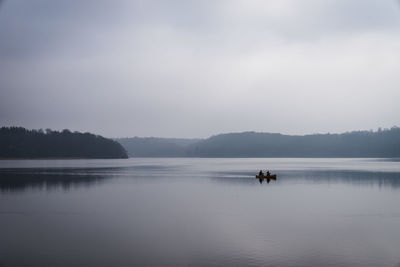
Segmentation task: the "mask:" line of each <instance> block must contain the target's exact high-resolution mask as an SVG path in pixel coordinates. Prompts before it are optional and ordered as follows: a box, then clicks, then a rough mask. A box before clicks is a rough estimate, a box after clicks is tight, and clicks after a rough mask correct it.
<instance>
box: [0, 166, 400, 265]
mask: <svg viewBox="0 0 400 267" xmlns="http://www.w3.org/2000/svg"><path fill="white" fill-rule="evenodd" d="M261 168H263V169H266V168H268V169H270V170H272V172H273V173H277V174H278V179H277V181H271V182H270V183H265V182H264V183H262V184H260V182H259V181H258V180H256V179H255V178H253V177H254V175H255V174H256V172H257V171H258V170H259V169H261ZM0 266H1V267H6V266H52V267H57V266H113V267H114V266H374V267H375V266H392V267H398V266H400V162H399V161H398V160H384V159H136V158H135V159H127V160H22V161H12V160H9V161H4V160H3V161H0Z"/></svg>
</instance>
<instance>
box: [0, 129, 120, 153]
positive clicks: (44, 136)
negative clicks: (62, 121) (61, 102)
mask: <svg viewBox="0 0 400 267" xmlns="http://www.w3.org/2000/svg"><path fill="white" fill-rule="evenodd" d="M0 158H127V154H126V151H125V149H124V148H123V147H122V146H121V145H120V144H119V143H118V142H115V141H113V140H110V139H107V138H104V137H102V136H99V135H94V134H91V133H79V132H71V131H69V130H63V131H61V132H58V131H52V130H50V129H47V130H46V131H43V130H28V129H25V128H22V127H2V128H0Z"/></svg>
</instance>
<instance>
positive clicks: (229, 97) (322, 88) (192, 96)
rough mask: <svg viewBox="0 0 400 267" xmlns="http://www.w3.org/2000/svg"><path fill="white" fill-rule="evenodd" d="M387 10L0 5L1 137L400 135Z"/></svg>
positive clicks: (374, 6)
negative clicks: (22, 132)
mask: <svg viewBox="0 0 400 267" xmlns="http://www.w3.org/2000/svg"><path fill="white" fill-rule="evenodd" d="M399 102H400V8H399V2H398V1H395V0H357V1H355V0H324V1H321V0H303V1H299V0H292V1H290V0H287V1H286V0H276V1H272V0H271V1H267V0H260V1H252V0H243V1H235V0H226V1H214V0H210V1H187V0H182V1H171V0H169V1H149V0H143V1H131V0H126V1H111V0H110V1H109V0H107V1H105V0H90V1H78V0H77V1H54V0H43V1H42V0H35V1H30V0H26V1H19V0H6V1H4V2H3V3H2V4H1V6H0V126H11V125H16V126H23V127H27V128H52V129H55V130H60V129H64V128H68V129H71V130H73V131H75V130H77V131H90V132H94V133H97V134H101V135H104V136H106V137H131V136H161V137H208V136H210V135H213V134H217V133H222V132H240V131H260V132H281V133H286V134H306V133H317V132H318V133H326V132H331V133H333V132H344V131H350V130H359V129H364V130H369V129H377V128H378V127H383V128H386V127H391V126H394V125H398V126H400V103H399Z"/></svg>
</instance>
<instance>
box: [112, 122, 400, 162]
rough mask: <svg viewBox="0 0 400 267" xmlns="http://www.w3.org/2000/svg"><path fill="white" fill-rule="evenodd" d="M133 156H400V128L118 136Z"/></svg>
mask: <svg viewBox="0 0 400 267" xmlns="http://www.w3.org/2000/svg"><path fill="white" fill-rule="evenodd" d="M116 140H117V141H118V142H120V143H121V144H122V145H123V146H124V147H125V149H126V150H127V151H128V154H129V155H130V156H132V157H367V158H368V157H377V158H379V157H386V158H393V157H400V128H398V127H392V128H391V129H385V130H378V131H375V132H374V131H353V132H347V133H342V134H312V135H283V134H279V133H257V132H242V133H227V134H219V135H215V136H212V137H210V138H207V139H170V138H140V137H134V138H123V139H116Z"/></svg>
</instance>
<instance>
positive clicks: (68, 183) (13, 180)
mask: <svg viewBox="0 0 400 267" xmlns="http://www.w3.org/2000/svg"><path fill="white" fill-rule="evenodd" d="M104 179H106V176H102V175H95V174H90V173H87V174H80V173H74V172H73V171H71V170H69V171H66V172H63V171H62V170H57V171H51V170H46V171H43V172H40V171H38V170H29V169H3V170H0V192H1V191H3V192H15V191H23V190H26V189H39V190H52V189H57V188H62V189H63V190H68V189H69V188H71V187H81V186H91V185H93V184H96V183H99V182H101V181H103V180H104Z"/></svg>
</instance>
